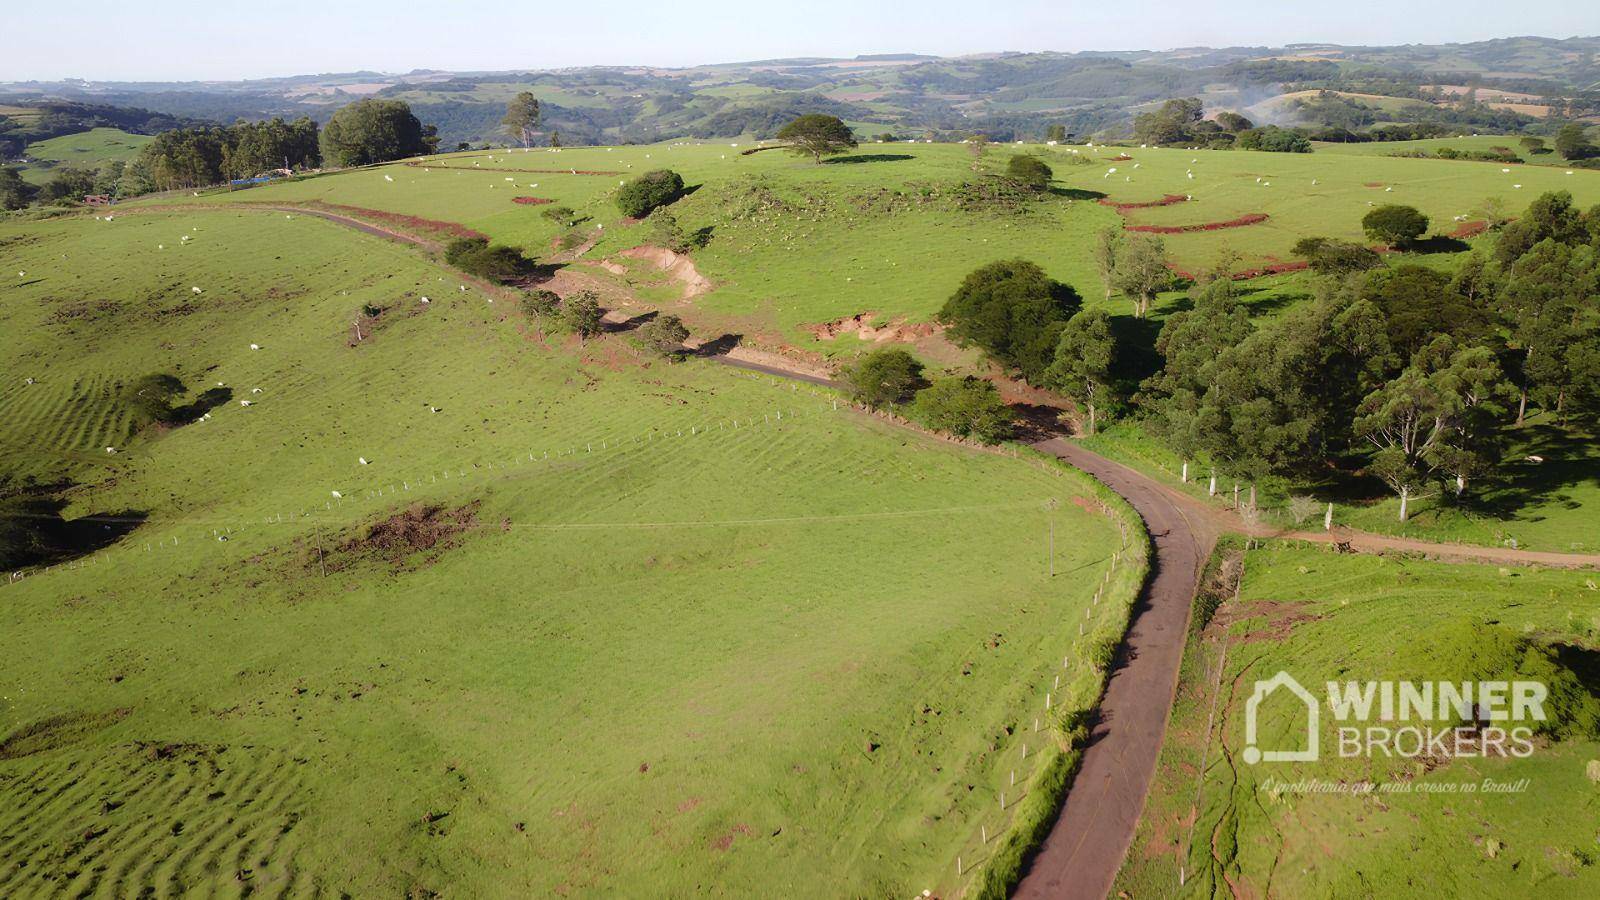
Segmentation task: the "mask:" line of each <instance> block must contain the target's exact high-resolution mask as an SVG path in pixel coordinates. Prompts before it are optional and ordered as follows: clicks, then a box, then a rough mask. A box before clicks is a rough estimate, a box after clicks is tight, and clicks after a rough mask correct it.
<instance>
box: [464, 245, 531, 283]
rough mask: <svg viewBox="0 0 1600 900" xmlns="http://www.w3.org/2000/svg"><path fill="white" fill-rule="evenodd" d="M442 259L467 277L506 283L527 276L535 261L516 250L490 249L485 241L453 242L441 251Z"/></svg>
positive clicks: (506, 248) (514, 248)
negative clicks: (471, 276) (442, 252)
mask: <svg viewBox="0 0 1600 900" xmlns="http://www.w3.org/2000/svg"><path fill="white" fill-rule="evenodd" d="M444 259H445V262H448V263H449V264H450V265H452V266H455V267H456V268H458V269H460V270H461V271H463V272H466V273H467V274H469V275H476V276H478V277H479V278H484V279H487V280H489V281H495V282H500V283H505V282H508V281H515V280H516V279H518V278H522V277H524V276H526V275H528V274H530V273H531V272H532V271H533V269H534V261H533V260H531V259H529V258H527V257H526V256H523V255H522V251H521V250H518V249H517V248H516V247H508V246H506V245H505V244H494V245H491V244H490V243H489V242H488V240H486V239H485V238H456V239H455V240H453V241H451V242H450V243H449V244H448V245H447V246H446V247H445V249H444Z"/></svg>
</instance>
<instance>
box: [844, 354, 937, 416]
mask: <svg viewBox="0 0 1600 900" xmlns="http://www.w3.org/2000/svg"><path fill="white" fill-rule="evenodd" d="M842 375H843V380H844V384H845V389H846V390H847V391H848V392H849V394H850V399H852V400H854V401H856V402H857V403H865V404H866V405H868V406H870V407H872V408H873V409H882V408H883V407H887V406H894V405H896V404H900V403H905V402H906V401H908V400H910V399H911V398H912V397H913V396H914V395H915V394H916V392H917V389H918V388H919V387H922V386H923V385H924V384H926V382H924V381H923V380H922V363H920V362H917V358H916V357H914V356H912V355H911V354H910V353H907V352H906V351H904V350H901V349H899V348H891V349H887V350H875V351H873V352H871V353H868V354H867V355H865V356H863V357H861V358H860V359H858V360H856V362H855V364H854V365H851V366H848V367H846V368H845V370H844V372H843V373H842Z"/></svg>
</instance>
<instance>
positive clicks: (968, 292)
mask: <svg viewBox="0 0 1600 900" xmlns="http://www.w3.org/2000/svg"><path fill="white" fill-rule="evenodd" d="M1080 303H1081V301H1080V300H1079V299H1078V296H1077V294H1075V293H1073V291H1072V289H1071V288H1069V287H1067V286H1066V285H1064V284H1061V283H1059V282H1057V281H1054V280H1052V279H1051V278H1050V277H1049V276H1047V275H1045V273H1044V270H1043V269H1041V268H1039V267H1038V266H1037V265H1035V264H1034V263H1031V262H1028V261H1027V260H1023V259H1012V260H1005V261H1002V262H994V263H990V264H988V265H986V266H982V267H980V268H979V269H977V270H976V271H974V272H972V274H970V275H968V276H967V277H966V279H965V280H963V281H962V282H961V287H960V288H958V289H957V290H956V292H955V294H954V295H953V296H951V298H950V299H949V300H948V301H946V302H945V305H944V308H943V309H941V310H940V311H939V317H938V318H939V321H941V322H943V323H945V324H946V325H948V326H949V328H950V332H949V333H950V336H951V337H952V338H953V339H954V340H955V341H956V342H957V343H960V344H963V345H966V344H974V345H976V346H978V347H980V348H982V349H983V350H984V352H986V353H988V354H989V355H990V356H991V357H993V358H994V359H995V360H996V361H998V362H1000V363H1001V364H1003V365H1007V366H1011V367H1014V368H1016V369H1020V370H1021V371H1022V374H1023V377H1024V378H1027V379H1028V380H1029V381H1032V382H1034V383H1038V380H1039V378H1040V377H1042V376H1043V375H1044V371H1045V369H1047V368H1049V366H1050V364H1051V363H1052V362H1053V361H1054V360H1055V348H1056V342H1057V339H1058V338H1059V337H1060V334H1061V327H1062V325H1063V324H1064V323H1065V322H1066V320H1067V318H1068V317H1070V316H1071V315H1072V314H1073V313H1074V312H1075V311H1077V309H1078V306H1079V305H1080Z"/></svg>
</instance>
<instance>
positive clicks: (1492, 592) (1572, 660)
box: [1116, 545, 1600, 897]
mask: <svg viewBox="0 0 1600 900" xmlns="http://www.w3.org/2000/svg"><path fill="white" fill-rule="evenodd" d="M1226 557H1227V559H1228V560H1229V564H1228V566H1227V568H1228V569H1229V570H1230V571H1232V572H1233V573H1234V574H1237V572H1238V566H1239V565H1241V564H1242V566H1243V573H1244V579H1243V584H1242V586H1241V587H1240V589H1239V592H1238V598H1237V599H1233V598H1232V596H1231V594H1232V592H1231V590H1230V589H1228V588H1227V579H1223V580H1222V581H1220V582H1215V583H1214V588H1216V589H1220V590H1221V591H1222V593H1223V596H1222V597H1220V598H1218V599H1223V600H1224V602H1223V603H1222V604H1221V606H1220V608H1218V609H1217V611H1216V614H1215V616H1214V617H1213V618H1211V620H1210V624H1209V625H1208V626H1207V627H1205V629H1204V630H1203V632H1197V633H1195V634H1193V635H1191V638H1190V645H1189V650H1188V653H1187V654H1186V656H1185V660H1184V669H1183V679H1182V683H1181V684H1180V687H1179V700H1178V703H1177V705H1176V706H1175V707H1174V711H1173V718H1172V723H1171V726H1170V727H1169V730H1168V740H1167V745H1166V747H1165V748H1164V749H1163V751H1162V759H1161V764H1160V768H1159V770H1158V776H1157V780H1156V782H1155V783H1154V784H1153V786H1152V792H1151V796H1150V800H1149V805H1148V806H1147V807H1146V815H1145V818H1144V820H1143V821H1142V822H1141V823H1140V828H1139V832H1138V836H1137V837H1136V838H1135V841H1134V845H1133V847H1132V849H1131V850H1130V851H1129V855H1128V860H1127V863H1126V864H1125V867H1124V869H1123V871H1122V873H1121V875H1120V876H1119V877H1118V881H1117V888H1116V889H1117V890H1119V891H1127V892H1128V893H1129V894H1130V895H1131V896H1135V897H1138V896H1183V897H1210V896H1217V895H1218V894H1224V895H1226V894H1230V893H1232V894H1240V893H1252V894H1260V895H1264V894H1266V893H1268V892H1270V893H1272V894H1283V895H1286V896H1308V895H1315V896H1352V895H1364V894H1369V893H1381V894H1383V895H1385V896H1396V897H1422V896H1438V895H1439V894H1440V893H1443V894H1447V895H1453V894H1461V893H1472V892H1481V891H1488V892H1492V893H1497V894H1532V893H1537V894H1539V895H1540V896H1548V897H1584V896H1592V895H1593V894H1594V892H1595V891H1596V890H1597V889H1600V868H1597V867H1596V865H1595V862H1594V860H1595V844H1596V841H1597V839H1600V835H1597V834H1596V831H1595V828H1594V823H1595V816H1594V813H1595V810H1596V808H1597V806H1600V786H1597V784H1596V782H1595V778H1596V774H1595V769H1596V763H1595V762H1593V760H1595V759H1597V758H1600V734H1596V733H1595V732H1594V731H1593V730H1592V729H1593V725H1594V718H1593V716H1594V711H1595V707H1596V704H1597V703H1600V701H1597V700H1596V696H1595V691H1596V687H1597V685H1596V682H1595V678H1596V670H1595V668H1594V657H1595V651H1594V650H1593V649H1592V648H1593V647H1594V642H1595V640H1596V638H1597V636H1600V620H1597V619H1596V617H1595V616H1594V602H1593V599H1592V598H1593V597H1594V587H1593V585H1594V581H1593V573H1592V572H1591V573H1583V572H1570V571H1541V570H1536V569H1510V570H1508V569H1496V568H1494V567H1488V566H1473V565H1452V564H1444V563H1428V562H1423V561H1419V560H1411V559H1397V558H1383V557H1351V556H1340V555H1336V554H1332V553H1330V552H1327V551H1325V550H1322V549H1311V548H1308V547H1305V546H1301V545H1269V546H1268V547H1266V548H1265V549H1258V550H1253V551H1251V552H1249V553H1240V552H1238V549H1237V548H1236V549H1235V550H1234V551H1233V552H1231V553H1229V554H1226ZM1530 648H1531V649H1530ZM1279 670H1283V671H1287V672H1289V673H1290V674H1291V675H1293V676H1294V677H1296V678H1297V679H1298V680H1299V681H1300V682H1301V683H1303V684H1305V685H1307V686H1309V687H1310V689H1311V690H1312V692H1313V693H1315V694H1317V695H1319V696H1321V695H1322V685H1323V683H1324V682H1325V681H1328V680H1340V681H1343V680H1356V681H1365V680H1368V679H1385V678H1396V679H1412V680H1427V681H1435V680H1467V679H1483V678H1508V677H1515V676H1514V674H1513V673H1518V672H1520V673H1523V677H1535V678H1541V679H1545V680H1547V681H1549V682H1550V683H1551V685H1552V688H1551V696H1552V698H1557V699H1554V700H1552V702H1553V703H1559V704H1560V705H1561V709H1562V712H1563V713H1565V714H1568V715H1570V716H1572V718H1568V719H1565V720H1563V725H1564V726H1572V725H1573V723H1575V722H1577V721H1579V717H1580V716H1585V715H1586V716H1588V718H1587V719H1584V720H1583V721H1586V722H1587V723H1588V724H1587V725H1582V726H1578V727H1577V728H1576V729H1575V730H1574V731H1573V732H1572V733H1564V734H1551V735H1544V736H1541V737H1539V738H1537V739H1536V746H1535V747H1534V750H1533V752H1532V754H1531V755H1529V756H1527V757H1526V758H1516V757H1513V756H1511V755H1507V754H1495V753H1493V752H1490V753H1489V754H1488V755H1487V756H1483V757H1478V756H1468V757H1459V756H1458V757H1457V758H1454V759H1448V758H1446V759H1439V758H1437V757H1424V758H1414V759H1402V758H1389V759H1385V758H1383V757H1382V756H1381V755H1380V756H1378V757H1377V758H1375V759H1371V760H1369V759H1367V758H1364V757H1361V758H1354V759H1340V758H1335V757H1336V750H1335V749H1334V748H1336V747H1337V742H1336V741H1337V737H1336V734H1335V731H1334V729H1335V727H1336V726H1337V725H1338V724H1339V723H1337V722H1334V721H1329V720H1331V719H1332V716H1324V717H1323V718H1324V721H1323V722H1322V725H1321V732H1320V733H1321V747H1322V758H1321V759H1320V760H1319V761H1318V762H1315V763H1270V762H1261V763H1259V764H1256V765H1248V764H1245V763H1244V762H1242V761H1241V758H1240V757H1241V749H1242V747H1243V745H1244V739H1243V728H1244V705H1245V703H1246V701H1247V699H1248V698H1249V696H1250V695H1251V693H1252V685H1253V683H1254V682H1255V681H1257V680H1261V679H1267V678H1270V677H1271V676H1272V675H1273V674H1274V673H1275V672H1277V671H1279ZM1577 684H1584V685H1587V688H1586V689H1578V690H1577V691H1576V692H1575V693H1574V694H1571V695H1562V694H1560V693H1559V692H1560V691H1561V690H1563V689H1565V687H1564V686H1570V685H1577ZM1263 710H1264V712H1263V717H1262V719H1261V720H1260V722H1259V724H1258V729H1259V730H1258V733H1259V734H1261V735H1263V736H1264V739H1265V740H1267V741H1272V742H1279V741H1280V739H1283V738H1286V737H1287V736H1289V735H1292V734H1294V730H1295V729H1296V728H1301V729H1303V727H1304V726H1303V725H1302V724H1301V723H1300V722H1299V721H1298V720H1296V719H1295V717H1294V714H1293V713H1292V711H1291V710H1289V709H1288V708H1286V707H1273V706H1264V707H1263ZM1397 724H1398V723H1397ZM1436 724H1438V725H1439V727H1448V726H1449V725H1450V724H1453V723H1443V724H1439V723H1436ZM1273 745H1274V746H1276V745H1280V744H1273ZM1586 773H1587V774H1586ZM1309 778H1315V779H1319V780H1320V781H1322V782H1331V783H1334V784H1343V785H1345V786H1347V787H1348V786H1352V785H1356V784H1360V783H1371V784H1374V785H1375V787H1374V789H1372V790H1370V791H1348V790H1347V791H1345V792H1342V793H1341V792H1339V791H1337V790H1331V791H1328V792H1323V793H1302V792H1297V791H1296V790H1293V789H1286V788H1284V787H1278V786H1283V785H1295V784H1296V783H1297V782H1300V781H1302V780H1305V779H1309ZM1524 779H1526V781H1525V783H1523V784H1522V785H1521V786H1520V789H1518V790H1515V791H1506V792H1496V791H1492V790H1490V789H1489V787H1487V785H1489V784H1491V783H1493V784H1499V785H1508V786H1516V785H1517V784H1518V782H1521V781H1523V780H1524ZM1384 785H1387V787H1383V786H1384ZM1463 785H1464V786H1465V789H1463V787H1462V786H1463Z"/></svg>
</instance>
